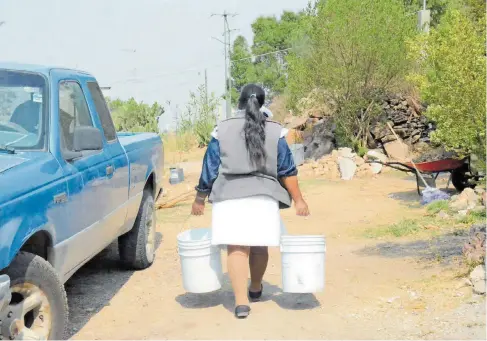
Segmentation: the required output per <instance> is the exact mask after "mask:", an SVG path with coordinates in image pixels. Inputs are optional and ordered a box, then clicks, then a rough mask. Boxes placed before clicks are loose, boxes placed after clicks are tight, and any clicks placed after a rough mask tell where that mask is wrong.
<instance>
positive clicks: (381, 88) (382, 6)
mask: <svg viewBox="0 0 487 341" xmlns="http://www.w3.org/2000/svg"><path fill="white" fill-rule="evenodd" d="M415 23H416V18H415V17H413V16H410V15H408V13H407V12H406V9H405V7H404V4H403V2H402V1H400V0H327V1H322V2H320V3H319V4H318V6H317V11H316V15H314V16H312V20H311V24H310V26H311V29H309V30H307V34H308V36H309V41H308V43H307V46H303V48H301V49H300V50H298V51H296V52H294V55H293V56H290V58H288V61H289V84H288V85H289V88H288V92H289V101H290V102H289V106H290V107H292V108H293V109H297V104H298V101H299V99H300V98H303V97H306V96H307V95H308V94H309V93H310V92H311V91H313V90H316V89H321V90H326V93H327V96H328V97H330V96H331V98H332V99H333V102H334V107H335V108H336V110H335V113H334V115H335V121H336V123H337V127H338V128H339V130H340V132H341V133H342V134H343V135H344V136H345V138H346V140H348V142H349V143H351V144H353V145H355V146H357V145H362V146H363V145H365V142H366V138H367V134H368V130H369V124H370V122H371V120H372V118H373V116H374V115H375V114H376V113H378V109H379V108H378V103H379V102H380V100H381V96H382V94H383V93H385V92H387V91H390V90H391V89H396V88H397V87H399V86H400V85H401V83H402V81H403V80H404V77H405V75H406V73H407V72H408V70H409V62H408V60H407V58H406V52H407V47H406V43H405V41H406V39H408V38H409V37H411V36H412V35H413V33H414V29H415Z"/></svg>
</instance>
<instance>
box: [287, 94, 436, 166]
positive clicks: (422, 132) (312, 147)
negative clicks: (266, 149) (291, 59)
mask: <svg viewBox="0 0 487 341" xmlns="http://www.w3.org/2000/svg"><path fill="white" fill-rule="evenodd" d="M321 97H322V96H321ZM321 97H319V96H318V98H319V99H321V100H322V101H323V100H324V99H323V98H321ZM313 98H314V97H313ZM315 102H316V101H315ZM313 103H314V102H313ZM308 107H309V108H308ZM332 107H333V106H332ZM332 107H328V106H327V107H326V108H322V107H317V106H316V105H310V104H309V105H308V106H305V110H304V111H303V112H305V115H304V116H302V117H296V116H292V115H289V116H288V117H286V119H285V121H284V126H285V127H286V128H288V129H289V130H290V132H289V134H288V143H290V144H294V143H299V144H303V146H304V150H305V158H306V159H313V160H318V159H320V158H321V157H323V156H324V155H327V154H330V153H331V152H332V151H333V150H334V149H335V148H336V146H337V143H336V139H335V127H336V126H335V124H334V122H333V115H332V112H333V110H332V109H333V108H332ZM325 109H326V110H325ZM423 111H424V107H423V106H422V105H421V104H420V103H418V102H417V101H415V100H414V99H413V98H411V97H405V96H402V95H393V96H389V97H387V98H385V99H384V101H383V103H382V113H381V114H380V115H379V116H378V117H377V118H376V119H375V120H374V121H373V122H372V123H371V126H370V131H369V136H368V139H367V145H368V148H369V149H383V150H384V151H385V153H386V155H388V156H390V157H391V158H396V159H397V158H398V157H399V158H400V157H401V155H402V156H404V155H407V154H408V153H409V152H408V150H403V149H404V147H405V145H404V144H403V143H402V142H400V141H397V139H396V137H395V135H394V133H393V132H392V131H391V129H390V128H389V126H388V124H387V123H389V125H391V127H392V128H393V130H394V132H395V133H396V134H397V135H398V136H399V138H401V139H402V140H403V142H405V143H406V144H407V145H408V146H409V148H413V149H414V150H418V151H419V150H420V149H425V150H429V149H430V147H429V142H430V139H429V135H430V133H431V132H432V131H433V130H434V129H435V126H434V124H433V123H431V122H429V121H428V119H427V118H426V117H425V116H424V115H422V114H421V113H422V112H423ZM437 154H438V153H437Z"/></svg>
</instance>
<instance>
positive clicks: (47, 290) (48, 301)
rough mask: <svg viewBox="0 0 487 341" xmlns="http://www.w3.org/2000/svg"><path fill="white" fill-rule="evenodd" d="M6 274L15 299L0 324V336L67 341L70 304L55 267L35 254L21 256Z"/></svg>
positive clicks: (22, 253)
mask: <svg viewBox="0 0 487 341" xmlns="http://www.w3.org/2000/svg"><path fill="white" fill-rule="evenodd" d="M4 273H5V274H7V275H8V276H10V289H11V292H12V299H11V301H10V305H9V306H8V314H7V316H6V317H4V320H3V321H2V323H1V324H0V326H1V330H0V335H2V336H3V337H4V339H11V340H14V339H15V340H24V339H34V338H35V339H38V340H46V339H47V340H63V339H64V338H65V336H66V328H67V326H68V317H69V309H68V300H67V298H66V291H65V290H64V286H63V284H62V283H61V281H60V280H59V277H58V275H57V274H56V271H55V270H54V268H53V267H52V266H51V264H49V263H48V262H47V261H46V260H44V259H43V258H41V257H39V256H36V255H34V254H32V253H29V252H20V253H19V254H18V255H17V256H16V257H15V259H14V260H13V262H12V264H10V266H9V267H8V268H7V269H6V270H4Z"/></svg>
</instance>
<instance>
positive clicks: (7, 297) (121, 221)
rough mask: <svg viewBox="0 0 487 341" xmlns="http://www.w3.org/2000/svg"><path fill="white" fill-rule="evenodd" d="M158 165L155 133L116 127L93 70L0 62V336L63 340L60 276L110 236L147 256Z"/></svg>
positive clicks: (125, 254)
mask: <svg viewBox="0 0 487 341" xmlns="http://www.w3.org/2000/svg"><path fill="white" fill-rule="evenodd" d="M163 163H164V152H163V146H162V141H161V138H160V137H159V136H158V135H157V134H153V133H116V131H115V128H114V124H113V122H112V118H111V116H110V112H109V109H108V107H107V104H106V102H105V99H104V97H103V94H102V92H101V90H100V87H99V86H98V83H97V81H96V79H95V78H94V77H93V76H92V75H90V74H88V73H86V72H82V71H77V70H68V69H62V68H52V67H43V66H33V65H23V64H22V65H20V64H2V63H0V340H1V339H2V338H3V339H4V340H6V339H11V340H13V339H32V338H35V339H63V338H64V337H65V329H66V327H67V323H68V305H67V298H66V292H65V290H64V283H65V282H66V281H67V280H68V279H69V278H70V277H71V276H72V275H73V273H75V272H76V270H78V269H79V268H80V267H81V266H82V265H83V264H85V263H86V262H87V261H89V260H90V259H91V258H92V257H93V256H95V255H96V254H97V253H99V252H100V251H101V250H103V249H104V248H105V247H107V246H108V245H109V244H111V243H112V242H113V241H115V240H117V239H118V247H119V254H120V258H121V261H122V262H123V263H124V264H125V266H127V267H128V268H132V269H144V268H147V267H149V266H150V265H151V264H152V263H153V261H154V258H155V248H156V232H155V228H156V222H155V209H154V202H155V201H156V200H157V197H158V196H159V194H160V193H161V191H162V175H163Z"/></svg>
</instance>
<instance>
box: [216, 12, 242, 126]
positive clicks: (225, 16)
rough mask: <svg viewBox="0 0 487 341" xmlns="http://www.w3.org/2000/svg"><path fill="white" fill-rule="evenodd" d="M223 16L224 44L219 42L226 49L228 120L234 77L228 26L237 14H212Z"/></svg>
mask: <svg viewBox="0 0 487 341" xmlns="http://www.w3.org/2000/svg"><path fill="white" fill-rule="evenodd" d="M216 15H218V16H221V17H222V18H223V42H222V41H221V40H219V39H216V38H215V39H216V40H218V41H219V42H222V43H223V45H224V47H225V99H226V102H227V103H226V104H227V105H226V118H230V116H231V115H232V92H231V91H232V76H231V69H230V46H231V43H232V41H231V39H230V27H229V25H228V17H229V16H231V17H234V16H236V15H237V14H235V13H227V12H226V11H224V12H223V13H222V14H212V15H211V16H212V17H213V16H216Z"/></svg>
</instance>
